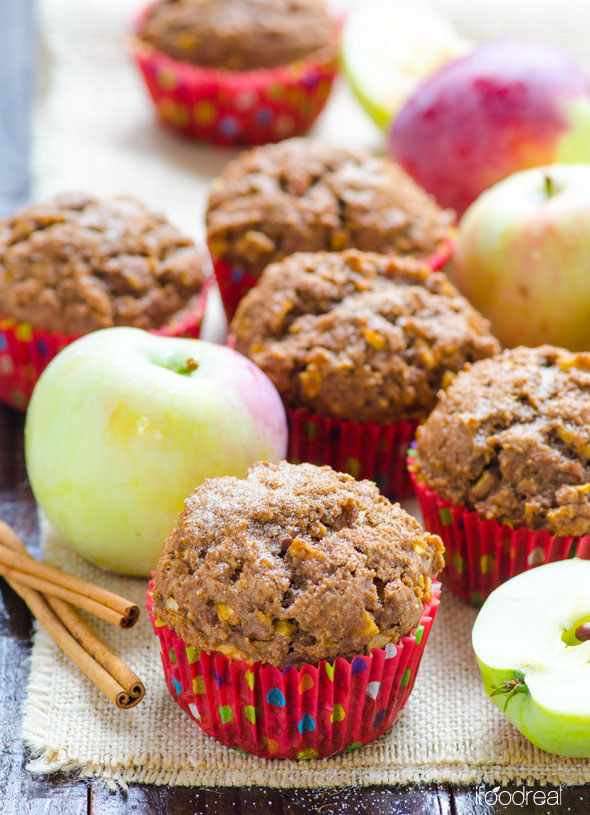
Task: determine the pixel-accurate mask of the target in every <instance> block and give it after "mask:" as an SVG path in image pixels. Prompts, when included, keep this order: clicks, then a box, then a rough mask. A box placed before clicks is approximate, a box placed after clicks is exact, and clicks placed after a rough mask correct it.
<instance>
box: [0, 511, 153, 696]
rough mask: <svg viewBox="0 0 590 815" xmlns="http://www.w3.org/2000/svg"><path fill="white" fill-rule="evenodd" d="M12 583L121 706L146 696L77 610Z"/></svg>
mask: <svg viewBox="0 0 590 815" xmlns="http://www.w3.org/2000/svg"><path fill="white" fill-rule="evenodd" d="M0 528H1V536H2V543H3V544H4V545H5V546H7V547H8V548H9V549H11V550H12V551H14V552H18V553H20V554H25V555H26V554H27V550H26V548H25V545H24V544H23V542H22V541H21V540H20V538H19V537H18V536H17V535H16V533H15V532H14V530H13V529H11V527H9V526H8V525H7V524H5V523H4V522H2V521H0ZM27 557H28V555H27ZM8 583H9V585H10V586H11V587H12V589H13V590H14V591H15V592H16V593H17V594H18V595H19V596H20V597H22V599H23V600H24V601H25V603H26V604H27V606H28V607H29V609H30V610H31V612H32V613H33V614H34V615H35V617H36V618H37V619H38V620H39V622H40V623H41V625H42V626H43V627H44V628H45V630H46V631H47V633H48V634H49V636H50V637H51V638H52V639H53V641H54V642H55V643H56V645H57V646H58V647H59V648H61V650H62V651H63V652H64V653H65V654H67V655H68V656H69V657H70V659H71V660H72V661H73V662H74V663H75V664H76V665H77V666H78V667H79V668H80V670H82V671H83V672H84V673H85V674H86V676H88V678H89V679H90V680H91V681H92V682H93V683H94V684H95V685H96V686H97V687H98V688H99V690H101V691H102V692H103V693H104V694H105V696H107V697H108V698H109V699H111V701H113V702H114V703H115V704H116V705H117V707H120V708H123V709H127V708H131V707H134V706H135V705H137V704H138V703H139V702H140V701H141V700H142V699H143V696H144V694H145V689H144V686H143V683H142V682H141V680H140V679H139V677H138V676H137V675H136V674H135V673H134V672H133V671H132V670H131V668H129V667H128V666H127V665H126V664H125V663H124V662H123V660H122V659H121V658H120V657H119V655H118V654H117V653H116V652H115V651H114V650H113V649H112V648H111V647H110V645H108V643H106V642H105V641H104V640H103V639H102V637H100V636H99V635H98V634H97V633H96V632H95V631H93V629H92V628H91V627H90V626H89V625H88V624H87V623H86V622H85V620H83V619H82V617H81V616H80V615H79V614H78V612H77V611H76V610H75V609H73V608H72V607H71V606H69V605H68V604H67V603H65V602H64V601H63V600H61V599H59V598H57V597H53V596H47V597H44V596H43V595H41V594H39V593H38V592H37V591H35V590H33V589H31V588H29V587H27V586H25V585H23V584H22V583H19V581H17V580H14V579H13V578H9V579H8Z"/></svg>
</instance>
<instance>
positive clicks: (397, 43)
mask: <svg viewBox="0 0 590 815" xmlns="http://www.w3.org/2000/svg"><path fill="white" fill-rule="evenodd" d="M471 47H472V46H471V43H470V42H469V41H468V40H466V39H464V38H463V37H461V36H459V34H457V32H456V31H455V30H454V28H453V27H452V25H451V24H450V23H449V22H448V21H447V20H446V19H445V18H444V17H443V16H441V15H440V14H439V13H437V12H436V11H435V10H434V9H433V8H432V6H430V5H429V4H428V3H425V2H423V0H413V2H412V3H408V1H407V0H363V2H362V3H356V4H355V5H354V6H353V7H352V9H351V10H350V11H349V12H348V14H347V16H346V20H345V22H344V27H343V32H342V64H343V67H344V71H345V73H346V76H347V78H348V80H349V83H350V86H351V88H352V90H353V91H354V93H355V95H356V97H357V98H358V100H359V102H360V103H361V104H362V106H363V107H364V108H365V110H366V111H367V113H368V114H369V116H370V117H371V118H372V119H373V120H374V121H375V123H376V124H377V125H379V127H381V128H383V129H385V128H386V127H387V126H388V125H389V123H390V122H391V119H392V117H393V116H394V115H395V114H396V113H397V111H398V110H399V108H400V107H401V105H402V104H403V102H405V100H406V99H407V97H408V96H409V95H410V94H411V93H412V91H413V90H414V88H415V87H416V85H417V84H418V83H419V82H420V80H422V79H424V77H426V76H428V75H429V74H430V73H432V71H434V70H435V69H436V68H438V67H440V66H441V65H443V64H444V63H445V62H448V61H449V60H450V59H453V58H455V57H458V56H462V55H463V54H466V53H467V52H468V51H469V50H471Z"/></svg>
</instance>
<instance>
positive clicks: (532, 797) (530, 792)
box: [475, 784, 561, 807]
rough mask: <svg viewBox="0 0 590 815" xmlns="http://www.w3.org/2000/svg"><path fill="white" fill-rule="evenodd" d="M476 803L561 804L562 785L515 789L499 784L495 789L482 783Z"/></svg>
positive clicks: (519, 805) (518, 805) (512, 804)
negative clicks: (552, 787) (551, 788)
mask: <svg viewBox="0 0 590 815" xmlns="http://www.w3.org/2000/svg"><path fill="white" fill-rule="evenodd" d="M475 803H476V804H478V805H482V804H487V805H488V806H495V805H497V804H499V805H500V806H503V807H507V806H513V807H524V806H530V805H531V804H534V805H535V806H539V807H542V806H548V807H551V806H559V805H560V804H561V787H559V788H558V789H556V790H543V789H536V790H534V789H529V788H528V787H525V786H522V787H519V788H518V789H515V790H507V789H503V788H502V787H500V786H499V785H498V786H497V787H493V789H491V790H488V789H486V787H485V785H484V784H481V786H479V787H478V788H477V790H476V792H475Z"/></svg>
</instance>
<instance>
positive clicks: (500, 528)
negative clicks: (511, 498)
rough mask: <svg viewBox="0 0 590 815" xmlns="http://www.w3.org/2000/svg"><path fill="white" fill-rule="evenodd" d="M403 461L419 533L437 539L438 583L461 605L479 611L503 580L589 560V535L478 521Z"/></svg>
mask: <svg viewBox="0 0 590 815" xmlns="http://www.w3.org/2000/svg"><path fill="white" fill-rule="evenodd" d="M412 460H413V458H412V457H410V458H409V460H408V469H409V470H410V475H411V477H412V481H413V484H414V489H415V491H416V495H417V497H418V501H419V503H420V509H421V510H422V518H423V524H424V527H425V529H427V530H428V532H434V533H435V534H437V535H439V537H440V538H442V541H443V543H444V545H445V550H446V551H445V562H446V566H445V569H444V571H443V573H442V580H443V582H444V583H445V585H447V586H448V587H449V588H450V590H451V591H452V592H453V593H454V594H456V595H457V596H458V597H460V598H461V599H462V600H464V601H465V602H467V603H470V604H471V605H473V606H475V607H476V608H479V606H481V605H482V603H483V602H484V600H485V599H486V598H487V597H488V595H489V594H491V592H492V591H493V590H494V589H496V588H498V586H500V585H501V584H502V583H505V582H506V580H509V579H510V578H511V577H514V576H515V575H517V574H520V573H521V572H525V571H527V570H528V569H533V568H535V566H541V565H542V564H543V563H552V562H553V561H556V560H566V559H567V558H572V557H579V558H583V559H585V560H590V535H583V536H581V537H578V538H574V537H554V536H552V535H550V534H549V532H546V531H543V530H542V531H537V532H535V531H533V530H532V529H528V528H527V527H519V528H517V529H513V528H512V527H510V526H508V525H507V524H502V523H499V522H498V521H495V520H490V519H486V518H482V517H481V516H480V515H478V513H477V512H473V511H472V510H469V509H467V507H462V506H456V505H454V504H452V503H451V502H450V501H446V500H444V499H443V498H441V497H440V495H438V493H436V492H434V490H431V489H430V488H429V487H428V486H427V485H426V484H425V483H424V481H422V480H421V478H420V476H419V475H418V473H417V472H416V468H415V466H413V465H412Z"/></svg>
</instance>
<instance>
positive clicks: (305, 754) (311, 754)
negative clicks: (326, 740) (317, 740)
mask: <svg viewBox="0 0 590 815" xmlns="http://www.w3.org/2000/svg"><path fill="white" fill-rule="evenodd" d="M317 757H318V754H317V751H316V750H313V749H312V748H311V747H307V748H306V749H305V750H300V751H299V752H298V753H297V760H298V761H309V760H310V759H313V758H317Z"/></svg>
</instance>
